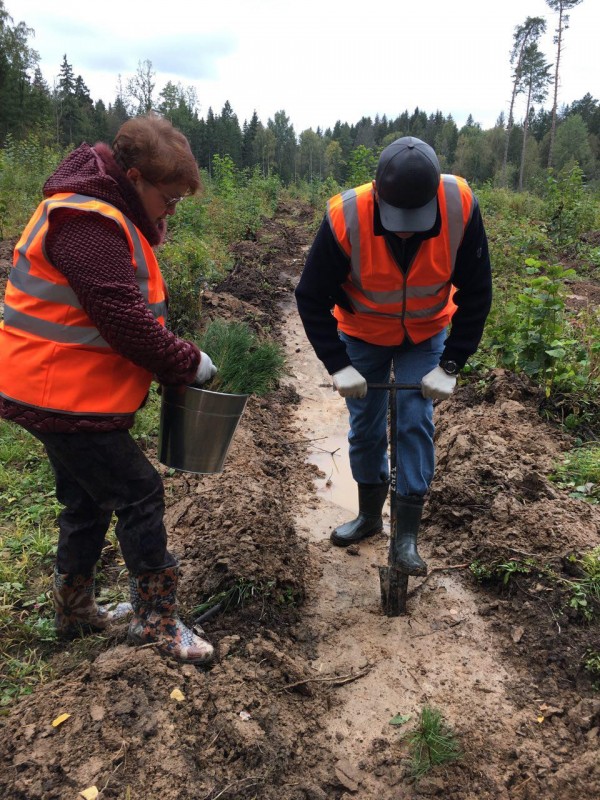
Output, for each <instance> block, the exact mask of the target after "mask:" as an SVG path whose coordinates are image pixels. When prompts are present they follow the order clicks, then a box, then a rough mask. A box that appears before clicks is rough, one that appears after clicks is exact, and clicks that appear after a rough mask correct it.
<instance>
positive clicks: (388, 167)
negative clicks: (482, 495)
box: [296, 136, 492, 575]
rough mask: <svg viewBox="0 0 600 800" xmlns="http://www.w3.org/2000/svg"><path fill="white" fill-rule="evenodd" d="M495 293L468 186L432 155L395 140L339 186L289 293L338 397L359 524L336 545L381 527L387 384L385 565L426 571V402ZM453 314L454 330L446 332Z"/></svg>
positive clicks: (446, 385)
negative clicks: (372, 386) (390, 561)
mask: <svg viewBox="0 0 600 800" xmlns="http://www.w3.org/2000/svg"><path fill="white" fill-rule="evenodd" d="M491 297H492V281H491V267H490V260H489V254H488V245H487V238H486V234H485V230H484V226H483V221H482V219H481V214H480V211H479V206H478V203H477V200H476V198H475V196H474V195H473V192H472V191H471V189H470V188H469V186H468V185H467V183H466V181H465V180H463V179H462V178H458V177H456V176H453V175H441V174H440V166H439V162H438V159H437V156H436V154H435V152H434V150H433V149H432V148H431V147H430V146H429V145H428V144H426V143H425V142H423V141H421V140H420V139H416V138H414V137H411V136H405V137H402V138H400V139H396V141H394V142H392V143H391V144H390V145H388V147H386V148H385V149H384V150H383V152H382V153H381V156H380V158H379V162H378V166H377V173H376V177H375V180H374V181H373V182H372V183H367V184H364V185H363V186H359V187H357V188H354V189H350V190H348V191H345V192H342V193H341V194H338V195H336V196H335V197H332V198H331V199H330V200H329V202H328V204H327V213H326V216H325V219H324V220H323V223H322V224H321V227H320V229H319V231H318V233H317V236H316V238H315V240H314V242H313V245H312V248H311V250H310V252H309V254H308V258H307V261H306V264H305V267H304V270H303V273H302V276H301V278H300V282H299V284H298V287H297V289H296V301H297V304H298V311H299V313H300V317H301V319H302V322H303V325H304V329H305V331H306V335H307V337H308V339H309V341H310V343H311V344H312V346H313V348H314V350H315V352H316V354H317V356H318V357H319V359H320V360H321V361H322V362H323V364H324V366H325V368H326V369H327V371H328V372H329V373H330V374H331V375H332V377H333V385H334V388H335V389H336V390H337V391H338V392H339V394H340V395H341V396H342V397H344V398H345V399H346V403H347V406H348V410H349V413H350V432H349V436H348V441H349V445H350V450H349V455H350V466H351V469H352V475H353V477H354V480H355V481H356V482H357V484H358V498H359V513H358V516H357V517H356V519H354V520H352V521H351V522H347V523H345V524H344V525H341V526H340V527H338V528H336V529H335V530H334V531H333V533H332V534H331V540H332V542H333V543H334V544H335V545H337V546H339V547H346V546H347V545H349V544H352V543H354V542H359V541H361V540H363V539H365V538H367V537H369V536H373V535H374V534H376V533H378V532H379V531H381V530H382V526H383V523H382V517H381V513H382V509H383V505H384V503H385V499H386V496H387V491H388V482H389V464H388V456H387V409H388V392H386V391H382V390H368V384H369V383H387V382H389V380H390V375H391V368H392V366H393V370H394V379H395V382H396V383H411V384H420V386H421V391H420V392H419V391H418V390H416V391H411V390H407V391H402V392H399V393H398V394H397V401H398V402H397V419H396V425H397V431H398V450H397V494H398V498H397V536H396V547H397V552H396V553H395V561H396V563H397V564H398V566H399V567H400V569H402V570H403V571H404V572H405V573H407V574H409V575H425V574H426V573H427V565H426V563H425V562H424V561H423V560H422V558H421V557H420V556H419V553H418V551H417V535H418V531H419V526H420V522H421V515H422V512H423V504H424V498H425V495H426V493H427V490H428V489H429V486H430V484H431V481H432V479H433V474H434V444H433V434H434V425H433V400H436V399H438V400H441V399H446V398H448V397H450V395H451V394H452V392H453V391H454V388H455V386H456V380H457V375H458V374H459V372H460V370H461V368H462V367H463V366H464V365H465V363H466V361H467V359H468V357H469V356H470V355H472V354H473V353H474V352H475V350H476V349H477V347H478V345H479V342H480V339H481V335H482V332H483V327H484V324H485V320H486V317H487V315H488V313H489V310H490V305H491ZM450 322H452V326H451V329H450V330H449V331H448V330H447V328H448V326H449V324H450Z"/></svg>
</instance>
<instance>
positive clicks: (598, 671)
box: [583, 650, 600, 691]
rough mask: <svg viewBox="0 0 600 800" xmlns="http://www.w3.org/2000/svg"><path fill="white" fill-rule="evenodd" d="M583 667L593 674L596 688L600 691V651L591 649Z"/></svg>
mask: <svg viewBox="0 0 600 800" xmlns="http://www.w3.org/2000/svg"><path fill="white" fill-rule="evenodd" d="M583 668H584V669H585V670H586V672H589V674H590V675H591V677H592V679H593V686H594V689H596V690H597V691H600V652H598V651H597V650H590V651H589V652H588V653H586V655H585V657H584V660H583Z"/></svg>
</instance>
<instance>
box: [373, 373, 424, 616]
mask: <svg viewBox="0 0 600 800" xmlns="http://www.w3.org/2000/svg"><path fill="white" fill-rule="evenodd" d="M367 388H368V389H387V390H388V391H389V393H390V546H389V551H388V563H387V567H379V583H380V587H381V601H382V605H383V609H384V611H385V613H386V615H387V616H388V617H397V616H399V615H400V614H406V596H407V592H408V575H404V574H402V573H400V571H399V570H398V567H397V565H396V559H395V551H396V536H397V533H398V530H397V529H398V510H397V497H398V496H397V494H396V486H397V479H398V474H397V465H396V448H397V431H396V391H397V390H400V391H402V390H412V391H420V390H421V384H420V383H367Z"/></svg>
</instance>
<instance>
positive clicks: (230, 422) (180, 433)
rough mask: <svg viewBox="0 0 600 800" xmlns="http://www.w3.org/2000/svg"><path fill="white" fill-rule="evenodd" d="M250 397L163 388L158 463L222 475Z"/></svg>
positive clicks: (169, 387)
mask: <svg viewBox="0 0 600 800" xmlns="http://www.w3.org/2000/svg"><path fill="white" fill-rule="evenodd" d="M247 400H248V395H247V394H225V393H224V392H223V393H222V392H209V391H207V390H206V389H199V388H197V387H195V386H186V387H181V386H163V387H162V403H161V408H160V431H159V436H158V460H159V461H160V462H161V464H164V465H165V466H166V467H173V468H174V469H179V470H182V471H183V472H195V473H201V474H206V473H213V472H222V471H223V464H224V462H225V457H226V456H227V452H228V450H229V445H230V444H231V440H232V439H233V434H234V433H235V429H236V428H237V426H238V423H239V421H240V419H241V416H242V414H243V412H244V408H245V407H246V401H247Z"/></svg>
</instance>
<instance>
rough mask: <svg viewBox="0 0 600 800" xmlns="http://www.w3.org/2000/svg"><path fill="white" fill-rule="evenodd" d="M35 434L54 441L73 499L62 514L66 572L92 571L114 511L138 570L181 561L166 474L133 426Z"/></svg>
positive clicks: (62, 487)
mask: <svg viewBox="0 0 600 800" xmlns="http://www.w3.org/2000/svg"><path fill="white" fill-rule="evenodd" d="M31 433H33V435H34V436H36V437H37V438H38V439H39V440H40V441H41V442H42V444H43V445H44V447H45V448H46V452H47V453H48V458H49V459H50V464H51V465H52V469H53V471H54V475H55V478H56V497H57V499H58V501H59V502H60V503H62V504H63V505H64V506H65V508H64V509H63V510H62V511H61V513H60V516H59V530H60V533H59V538H58V552H57V556H56V565H57V568H58V571H59V572H61V573H72V574H78V575H89V574H90V573H91V572H92V570H93V569H94V567H95V565H96V563H97V561H98V559H99V558H100V553H101V551H102V547H103V544H104V537H105V535H106V532H107V530H108V526H109V524H110V521H111V518H112V515H113V512H114V513H115V515H116V517H117V525H116V528H115V532H116V535H117V539H118V540H119V544H120V546H121V552H122V553H123V558H124V560H125V564H126V565H127V569H128V570H129V572H130V574H131V575H137V574H139V573H141V572H148V571H150V570H158V569H163V568H165V567H170V566H174V565H175V564H176V563H177V562H176V560H175V558H174V557H173V556H172V555H171V554H170V553H169V551H168V550H167V532H166V530H165V526H164V522H163V516H164V511H165V503H164V487H163V482H162V479H161V477H160V475H159V474H158V472H157V471H156V470H155V469H154V467H153V466H152V464H151V463H150V462H149V461H148V459H147V458H146V456H145V455H144V454H143V453H142V451H141V450H140V449H139V447H138V446H137V444H136V443H135V442H134V440H133V439H132V438H131V435H130V434H129V432H128V431H109V432H107V433H38V432H37V431H31Z"/></svg>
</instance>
